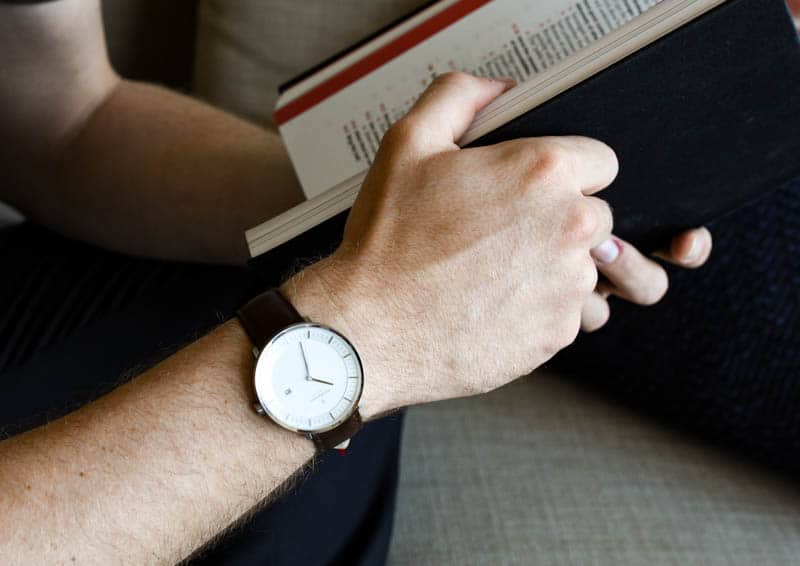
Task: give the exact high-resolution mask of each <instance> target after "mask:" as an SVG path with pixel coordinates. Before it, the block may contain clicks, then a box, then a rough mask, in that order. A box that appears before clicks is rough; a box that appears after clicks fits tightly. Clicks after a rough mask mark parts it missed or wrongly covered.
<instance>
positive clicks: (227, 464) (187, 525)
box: [0, 323, 313, 564]
mask: <svg viewBox="0 0 800 566" xmlns="http://www.w3.org/2000/svg"><path fill="white" fill-rule="evenodd" d="M252 363H253V356H252V353H251V352H250V344H249V341H248V339H247V338H246V336H245V335H244V332H243V330H242V329H241V327H239V325H238V324H237V323H228V324H226V325H224V326H222V327H220V328H219V329H218V330H216V331H215V332H213V333H212V334H210V335H209V336H207V337H205V338H203V339H201V340H200V341H198V342H197V343H195V344H193V345H191V346H190V347H188V348H186V349H185V350H183V351H181V352H179V353H178V354H176V355H175V356H173V357H171V358H169V359H168V360H166V361H165V362H163V363H162V364H160V365H159V366H157V367H155V368H154V369H153V370H151V371H149V372H147V373H146V374H144V375H142V376H141V377H139V378H137V379H135V380H134V381H132V382H130V383H129V384H127V385H125V386H123V387H120V388H118V389H117V390H115V391H114V392H113V393H111V394H109V395H108V396H106V397H104V398H102V399H100V400H98V401H97V402H95V403H93V404H91V405H89V406H87V407H85V408H83V409H81V410H79V411H77V412H75V413H72V414H70V415H68V416H67V417H65V418H62V419H59V420H58V421H55V422H53V423H51V424H50V425H47V426H45V427H41V428H38V429H35V430H33V431H31V432H28V433H26V434H23V435H21V436H18V437H15V438H12V439H10V440H6V441H4V442H2V443H0V509H3V513H2V514H0V556H3V561H4V563H15V564H31V563H46V564H56V563H69V561H70V559H71V558H72V557H75V559H76V560H75V561H76V562H77V563H80V564H87V563H102V564H113V563H118V562H120V561H123V560H124V561H125V562H129V563H133V564H145V563H147V564H153V563H164V564H167V563H175V562H176V561H178V560H180V559H181V558H183V557H185V556H187V555H188V554H189V553H191V551H193V550H194V549H195V548H197V547H199V546H201V545H202V544H203V543H204V542H206V541H207V540H209V539H210V538H212V537H213V536H214V535H216V534H217V533H219V532H220V531H221V530H223V529H224V528H225V527H227V526H228V525H230V524H231V523H232V522H234V521H235V520H236V519H237V518H238V517H240V516H241V515H242V514H244V513H245V512H247V511H248V510H249V509H250V508H252V507H253V506H254V505H256V504H258V502H260V501H263V500H265V498H267V497H268V496H269V494H270V493H272V492H273V491H274V490H275V489H277V488H278V487H279V486H280V485H281V483H282V482H284V481H285V480H286V478H287V477H289V476H290V475H291V474H292V473H293V472H295V471H296V470H297V469H298V468H300V467H301V466H302V465H303V463H304V462H306V461H307V460H309V458H311V457H312V454H313V445H312V444H311V442H309V441H308V440H306V439H304V438H302V437H300V436H298V435H295V434H292V433H290V432H288V431H285V430H282V429H280V428H279V427H277V426H275V425H273V424H270V423H268V422H267V421H266V420H264V419H263V418H261V417H258V416H257V415H256V414H255V412H254V411H252V410H251V404H252V401H253V399H251V398H250V394H249V392H250V391H251V390H252V384H251V383H250V381H249V379H250V378H251V370H252Z"/></svg>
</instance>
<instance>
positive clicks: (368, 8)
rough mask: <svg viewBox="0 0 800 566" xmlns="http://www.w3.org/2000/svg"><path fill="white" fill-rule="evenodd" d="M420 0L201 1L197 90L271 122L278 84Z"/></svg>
mask: <svg viewBox="0 0 800 566" xmlns="http://www.w3.org/2000/svg"><path fill="white" fill-rule="evenodd" d="M424 3H425V1H424V0H368V1H364V0H337V1H336V2H331V1H330V0H306V1H303V2H297V1H296V0H269V1H266V2H265V1H262V0H236V1H228V0H206V1H204V2H202V3H201V5H200V14H199V27H198V40H197V56H196V65H195V92H196V93H197V94H198V95H199V96H201V97H203V98H205V99H206V100H208V101H209V102H211V103H213V104H215V105H217V106H220V107H222V108H226V109H227V110H230V111H231V112H234V113H236V114H239V115H240V116H245V117H247V118H250V119H251V120H255V121H257V122H259V123H261V124H264V125H269V126H272V125H273V122H272V109H273V107H274V106H275V100H276V99H277V97H278V86H279V85H281V84H282V83H284V82H285V81H287V80H289V79H291V78H293V77H294V76H295V75H297V74H298V73H301V72H303V71H305V70H307V69H309V68H311V67H312V66H314V65H315V64H317V63H319V62H321V61H323V60H325V59H327V58H328V57H330V56H331V55H333V54H334V53H337V52H339V51H341V50H342V49H346V48H347V47H350V46H351V45H353V44H354V43H356V42H358V41H359V40H361V39H363V38H364V37H367V36H369V35H370V34H372V33H373V32H374V31H376V30H378V29H380V28H381V27H383V26H384V25H386V24H388V23H390V22H392V21H394V20H395V19H397V18H398V17H401V16H403V15H405V14H407V13H409V12H411V11H413V10H414V9H415V8H417V7H418V6H420V5H422V4H424Z"/></svg>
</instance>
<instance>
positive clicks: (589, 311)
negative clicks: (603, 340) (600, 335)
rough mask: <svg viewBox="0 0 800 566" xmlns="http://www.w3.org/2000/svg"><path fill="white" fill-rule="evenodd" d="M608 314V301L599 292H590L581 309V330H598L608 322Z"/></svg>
mask: <svg viewBox="0 0 800 566" xmlns="http://www.w3.org/2000/svg"><path fill="white" fill-rule="evenodd" d="M610 314H611V309H610V308H609V306H608V301H607V300H606V299H605V298H604V297H602V296H601V295H600V294H598V293H592V294H591V295H589V298H588V299H587V301H586V303H585V304H584V305H583V310H582V311H581V330H583V331H584V332H594V331H595V330H599V329H600V328H602V327H603V326H604V325H605V324H606V322H608V317H609V316H610Z"/></svg>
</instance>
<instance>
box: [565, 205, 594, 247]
mask: <svg viewBox="0 0 800 566" xmlns="http://www.w3.org/2000/svg"><path fill="white" fill-rule="evenodd" d="M599 226H600V219H599V218H598V216H597V213H596V211H595V209H594V207H592V206H591V205H590V204H589V203H588V202H587V201H586V199H583V198H581V199H578V200H576V201H575V202H574V203H572V204H571V205H569V207H568V208H567V212H566V220H565V221H564V235H565V236H566V237H567V239H568V240H569V241H571V242H585V241H586V240H590V239H591V238H592V237H593V236H594V234H595V233H596V232H597V230H598V228H599Z"/></svg>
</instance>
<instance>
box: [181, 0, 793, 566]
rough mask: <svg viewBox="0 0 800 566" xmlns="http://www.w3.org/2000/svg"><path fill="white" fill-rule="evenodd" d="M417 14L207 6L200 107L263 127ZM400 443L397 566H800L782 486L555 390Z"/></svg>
mask: <svg viewBox="0 0 800 566" xmlns="http://www.w3.org/2000/svg"><path fill="white" fill-rule="evenodd" d="M416 4H418V2H415V1H411V0H408V1H403V0H396V1H383V2H377V1H371V0H362V1H357V0H350V1H346V2H329V1H328V0H310V1H307V2H293V1H291V0H270V1H262V0H236V1H222V0H205V1H204V2H202V3H201V7H200V14H199V18H198V20H199V21H198V24H199V28H198V44H197V59H196V67H195V78H196V83H195V84H196V88H197V93H198V94H199V95H200V96H202V97H204V98H206V99H207V100H209V101H211V102H213V103H215V104H218V105H220V106H223V107H225V108H227V109H229V110H231V111H233V112H235V113H237V114H240V115H243V116H246V117H250V118H251V119H254V120H257V121H258V122H260V123H262V124H265V125H269V124H270V118H269V115H270V112H271V108H272V105H273V103H274V100H275V92H276V87H277V85H278V84H279V83H281V82H282V81H285V80H286V79H289V78H291V77H292V76H293V75H294V74H296V73H297V72H299V71H302V70H303V69H304V68H306V67H308V66H309V65H312V64H314V63H316V62H318V61H319V60H321V59H324V58H325V57H327V56H329V55H330V54H332V53H333V52H335V51H337V50H339V49H341V48H343V47H346V46H347V45H348V44H350V43H352V42H353V41H355V40H357V39H359V38H360V37H362V36H363V35H365V34H368V33H369V32H371V31H374V30H375V29H376V28H378V27H380V26H381V25H383V24H384V23H386V22H387V21H391V20H392V19H394V18H395V17H396V16H397V15H399V14H401V13H402V12H403V11H405V10H407V9H409V8H411V7H413V6H414V5H416ZM641 379H643V380H646V379H647V376H641ZM406 427H407V428H406V431H405V436H404V448H403V459H402V469H401V486H400V496H399V498H400V500H399V507H398V515H397V519H396V521H397V522H396V533H395V541H394V544H393V549H392V557H391V562H392V564H395V565H405V564H420V565H424V564H432V565H433V564H436V565H449V564H453V565H456V564H458V565H461V564H492V565H494V564H557V565H561V564H599V565H605V564H608V565H617V564H646V563H651V564H710V565H712V564H760V565H773V564H774V565H779V564H780V565H782V564H791V563H793V562H795V561H796V560H797V556H800V514H798V511H799V510H800V495H799V494H798V492H797V488H796V485H794V484H793V483H792V482H790V481H789V480H788V479H787V478H783V477H779V476H774V475H771V474H770V473H769V472H767V471H765V470H763V469H760V468H758V467H755V466H754V465H751V464H749V463H747V462H744V461H742V460H740V459H737V458H735V457H733V456H731V455H728V454H725V453H720V452H718V451H717V450H716V449H713V448H711V447H709V446H706V445H702V444H699V443H695V442H694V441H692V440H690V439H688V438H686V437H684V436H682V435H680V434H678V433H675V432H671V431H667V430H664V429H663V428H660V427H659V426H657V425H656V424H654V423H652V422H649V421H648V420H646V419H644V418H643V417H640V416H637V415H635V414H633V413H631V412H630V411H629V410H626V409H623V408H621V407H619V406H617V405H614V404H612V403H609V402H607V401H605V400H602V399H599V398H597V397H596V396H595V395H593V394H591V393H589V392H587V391H585V390H582V389H580V388H578V387H576V386H574V385H572V384H570V383H568V382H565V381H563V380H560V379H558V378H556V377H553V376H545V375H539V376H535V377H534V378H531V379H526V380H523V381H520V382H518V383H516V384H513V385H511V386H509V387H507V388H505V389H503V390H501V391H498V392H495V393H493V394H491V395H489V396H485V397H482V398H471V399H465V400H457V401H450V402H446V403H439V404H435V405H430V406H425V407H417V408H414V409H411V410H410V411H409V415H408V419H407V425H406Z"/></svg>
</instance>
